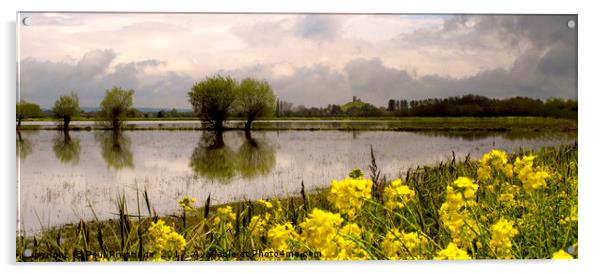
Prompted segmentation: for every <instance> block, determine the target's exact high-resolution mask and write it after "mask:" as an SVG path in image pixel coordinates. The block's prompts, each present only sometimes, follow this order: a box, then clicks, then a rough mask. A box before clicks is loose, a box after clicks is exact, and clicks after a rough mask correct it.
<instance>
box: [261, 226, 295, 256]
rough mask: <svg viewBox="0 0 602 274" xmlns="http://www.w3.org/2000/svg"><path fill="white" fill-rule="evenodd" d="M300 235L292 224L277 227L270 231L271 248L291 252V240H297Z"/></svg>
mask: <svg viewBox="0 0 602 274" xmlns="http://www.w3.org/2000/svg"><path fill="white" fill-rule="evenodd" d="M298 237H299V235H298V234H297V232H296V231H295V228H293V225H291V224H290V223H286V224H283V225H282V224H279V225H275V226H274V227H272V228H271V229H270V230H269V231H268V239H269V241H270V246H271V247H272V248H273V249H275V250H283V251H284V252H288V251H290V239H296V238H298Z"/></svg>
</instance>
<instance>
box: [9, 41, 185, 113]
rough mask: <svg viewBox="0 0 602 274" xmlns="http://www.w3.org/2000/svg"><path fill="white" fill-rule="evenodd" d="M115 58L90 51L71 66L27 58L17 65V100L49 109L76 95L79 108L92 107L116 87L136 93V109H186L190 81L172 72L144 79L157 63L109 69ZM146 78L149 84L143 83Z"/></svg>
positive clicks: (127, 64) (140, 63) (128, 63)
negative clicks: (19, 80)
mask: <svg viewBox="0 0 602 274" xmlns="http://www.w3.org/2000/svg"><path fill="white" fill-rule="evenodd" d="M116 57H117V54H116V53H115V51H113V50H111V49H108V50H93V51H90V52H88V53H86V54H84V56H83V57H82V58H81V59H79V60H76V61H73V62H50V61H40V60H36V59H33V58H26V59H24V60H22V61H21V64H20V78H21V93H20V98H22V99H25V100H28V101H32V102H36V103H38V104H40V105H41V106H42V107H46V108H49V107H51V106H52V105H53V104H54V101H55V100H56V99H57V98H58V97H59V96H60V95H63V94H67V93H70V92H75V93H77V94H78V96H79V97H80V103H81V105H82V106H85V107H95V106H98V105H99V104H100V101H101V100H102V98H103V96H104V91H105V90H107V89H110V88H111V87H113V86H118V87H122V88H127V89H134V90H135V96H134V105H135V106H144V107H147V106H151V107H158V106H166V107H172V106H173V107H188V103H187V97H186V96H187V95H186V94H187V92H188V91H189V90H190V87H191V86H192V84H193V80H192V78H191V77H189V76H187V75H182V74H179V73H176V72H173V71H167V72H165V73H163V74H160V75H158V76H157V75H153V76H146V75H145V69H146V68H155V67H160V66H163V65H165V62H164V61H160V60H156V59H149V60H142V61H136V62H127V63H117V64H115V65H114V67H113V68H112V69H111V64H113V63H114V61H115V58H116ZM145 78H149V79H150V81H143V80H145ZM149 79H146V80H149ZM146 82H148V83H146Z"/></svg>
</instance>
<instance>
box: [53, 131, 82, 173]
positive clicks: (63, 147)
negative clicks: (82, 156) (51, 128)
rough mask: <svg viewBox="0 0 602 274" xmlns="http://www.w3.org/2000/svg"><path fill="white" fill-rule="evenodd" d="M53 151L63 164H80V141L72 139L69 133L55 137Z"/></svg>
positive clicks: (65, 132)
mask: <svg viewBox="0 0 602 274" xmlns="http://www.w3.org/2000/svg"><path fill="white" fill-rule="evenodd" d="M52 149H53V150H54V155H55V156H56V158H57V159H59V161H61V163H64V164H65V163H71V164H73V165H76V164H77V163H79V151H80V141H79V139H77V138H71V136H70V135H69V131H64V132H63V133H62V134H61V133H59V134H57V135H55V137H54V145H53V146H52Z"/></svg>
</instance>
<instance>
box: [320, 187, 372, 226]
mask: <svg viewBox="0 0 602 274" xmlns="http://www.w3.org/2000/svg"><path fill="white" fill-rule="evenodd" d="M371 193H372V181H370V180H366V179H363V178H359V179H352V178H345V179H344V180H343V181H337V180H333V181H332V183H331V184H330V192H329V193H328V201H329V202H330V203H331V204H332V205H333V206H334V207H335V208H336V209H338V210H339V211H340V212H341V213H343V214H347V216H349V219H354V218H355V216H356V215H357V213H358V211H359V210H360V209H361V208H362V205H363V204H364V200H365V199H370V197H371Z"/></svg>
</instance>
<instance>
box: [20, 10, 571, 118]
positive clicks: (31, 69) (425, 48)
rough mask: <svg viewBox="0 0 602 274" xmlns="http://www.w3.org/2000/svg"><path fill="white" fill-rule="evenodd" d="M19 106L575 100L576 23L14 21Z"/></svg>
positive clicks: (329, 18)
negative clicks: (209, 97) (236, 92)
mask: <svg viewBox="0 0 602 274" xmlns="http://www.w3.org/2000/svg"><path fill="white" fill-rule="evenodd" d="M24 17H29V19H28V22H29V25H27V26H25V25H23V24H20V26H19V30H18V31H19V33H18V35H19V61H20V63H19V75H20V98H21V99H24V100H27V101H31V102H34V103H37V104H39V105H40V106H42V107H43V108H50V107H52V105H53V104H54V101H55V100H56V99H57V98H58V97H59V96H60V95H63V94H68V93H70V92H75V93H76V94H78V96H79V98H80V105H81V106H84V107H96V106H98V105H99V104H100V101H101V100H102V98H103V97H104V93H105V90H107V89H110V88H111V87H113V86H119V87H122V88H126V89H134V90H135V95H134V106H135V107H153V108H164V109H171V108H186V109H188V108H191V107H190V104H189V102H188V96H187V93H188V91H190V88H191V87H192V85H194V83H196V82H199V81H202V80H204V79H205V78H206V77H210V76H215V75H218V74H219V75H223V76H228V75H229V76H232V77H234V78H236V79H238V80H241V79H244V78H247V77H253V78H258V79H264V80H267V81H268V82H269V83H270V85H271V86H272V88H273V90H274V93H275V94H276V96H277V97H278V98H279V99H281V100H285V101H288V102H291V103H293V104H295V105H305V106H317V107H324V106H326V105H328V104H344V103H346V102H348V101H350V100H351V98H352V97H353V96H358V97H359V98H361V99H362V100H363V101H366V102H370V103H372V104H375V105H378V106H385V105H386V103H387V101H388V100H389V99H406V100H415V99H425V98H444V97H448V96H461V95H465V94H479V95H483V96H488V97H492V98H507V97H513V96H526V97H533V98H540V99H546V98H550V97H560V98H568V99H575V100H576V99H577V48H576V47H577V28H573V29H571V28H569V27H568V26H567V22H568V21H569V20H575V21H577V17H576V16H558V15H361V14H359V15H355V14H353V15H352V14H349V15H338V14H148V13H146V14H144V13H142V14H141V13H120V14H111V13H22V14H21V17H20V18H21V19H22V18H24Z"/></svg>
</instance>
